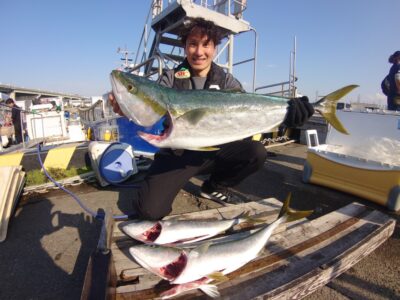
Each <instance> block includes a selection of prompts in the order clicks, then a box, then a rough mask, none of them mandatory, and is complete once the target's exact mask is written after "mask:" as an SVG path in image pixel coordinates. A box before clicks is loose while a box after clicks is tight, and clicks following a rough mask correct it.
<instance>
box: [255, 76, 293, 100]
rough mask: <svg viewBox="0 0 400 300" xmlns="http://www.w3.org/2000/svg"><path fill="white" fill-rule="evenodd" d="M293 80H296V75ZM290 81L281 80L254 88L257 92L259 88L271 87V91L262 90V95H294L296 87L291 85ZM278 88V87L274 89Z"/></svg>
mask: <svg viewBox="0 0 400 300" xmlns="http://www.w3.org/2000/svg"><path fill="white" fill-rule="evenodd" d="M294 81H297V77H296V78H295V80H294ZM292 83H293V82H292V81H283V82H279V83H274V84H269V85H264V86H260V87H257V88H256V89H255V92H259V91H260V90H266V89H273V88H275V89H274V90H273V91H267V92H265V91H264V92H262V93H260V94H263V95H274V96H281V97H288V98H292V97H296V95H297V87H296V86H294V85H292ZM276 88H278V89H276Z"/></svg>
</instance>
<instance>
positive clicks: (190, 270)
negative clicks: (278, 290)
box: [129, 197, 311, 294]
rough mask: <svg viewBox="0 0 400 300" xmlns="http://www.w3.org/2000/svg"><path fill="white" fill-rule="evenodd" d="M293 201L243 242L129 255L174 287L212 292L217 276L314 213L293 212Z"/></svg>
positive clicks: (137, 250) (141, 249) (147, 249)
mask: <svg viewBox="0 0 400 300" xmlns="http://www.w3.org/2000/svg"><path fill="white" fill-rule="evenodd" d="M289 200H290V197H288V199H287V200H286V201H285V203H284V205H283V207H282V209H281V213H280V214H279V217H278V218H277V220H276V221H274V222H273V223H271V224H269V225H266V226H264V227H263V228H261V229H260V230H258V231H256V232H254V233H252V234H250V235H248V236H247V237H245V238H242V239H238V240H232V241H229V242H222V243H215V244H211V243H210V242H207V241H205V242H203V243H202V244H201V245H200V246H198V247H196V248H194V249H191V250H190V249H180V248H172V247H166V246H149V245H138V246H133V247H131V248H130V249H129V252H130V254H131V255H132V256H133V258H134V259H135V260H136V261H137V262H138V263H140V264H141V265H142V266H143V267H145V268H147V269H148V270H149V271H151V272H153V273H154V274H157V275H158V276H160V277H162V278H164V279H167V280H169V281H170V282H171V283H173V284H179V285H183V286H182V287H185V285H187V284H188V283H190V284H189V286H187V287H186V288H190V289H193V288H200V289H201V286H202V285H207V289H208V288H209V286H208V284H209V282H211V281H212V280H213V277H214V276H215V274H221V273H222V274H223V275H226V274H229V273H231V272H233V271H235V270H237V269H238V268H240V267H242V266H243V265H245V264H246V263H248V262H249V261H251V260H253V259H254V258H256V257H257V255H258V254H259V252H260V251H261V250H262V249H263V248H264V246H265V244H266V243H267V241H268V239H269V237H270V236H271V234H272V233H273V231H274V230H275V229H276V227H278V226H279V224H281V223H283V222H285V221H290V220H296V219H299V218H303V217H306V216H308V215H309V214H311V211H299V212H297V211H293V210H291V209H290V208H289ZM171 253H173V255H172V254H171ZM155 257H162V259H164V261H163V262H162V259H160V258H157V261H156V262H153V258H155ZM204 278H208V279H209V280H204ZM183 290H184V288H181V289H176V291H175V292H178V291H179V292H182V291H183ZM175 292H173V293H172V294H174V293H175Z"/></svg>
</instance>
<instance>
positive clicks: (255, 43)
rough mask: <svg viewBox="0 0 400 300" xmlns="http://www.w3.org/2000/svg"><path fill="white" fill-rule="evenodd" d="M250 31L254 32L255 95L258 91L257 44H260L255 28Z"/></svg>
mask: <svg viewBox="0 0 400 300" xmlns="http://www.w3.org/2000/svg"><path fill="white" fill-rule="evenodd" d="M250 30H252V31H253V32H254V63H253V64H254V66H253V90H252V92H253V93H254V92H255V90H256V74H257V44H258V35H257V31H256V30H255V28H253V27H250Z"/></svg>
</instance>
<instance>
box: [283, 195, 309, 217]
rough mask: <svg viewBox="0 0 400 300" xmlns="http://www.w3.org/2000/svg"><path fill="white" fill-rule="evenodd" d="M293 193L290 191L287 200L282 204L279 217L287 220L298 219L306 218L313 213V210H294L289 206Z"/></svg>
mask: <svg viewBox="0 0 400 300" xmlns="http://www.w3.org/2000/svg"><path fill="white" fill-rule="evenodd" d="M291 197H292V194H291V193H289V194H288V195H287V197H286V200H285V202H284V203H283V205H282V208H281V211H280V212H279V216H278V219H280V218H283V219H284V220H285V221H286V222H292V221H296V220H299V219H302V218H306V217H308V216H309V215H311V214H312V213H313V212H314V211H313V210H294V209H292V208H290V207H289V204H290V199H291Z"/></svg>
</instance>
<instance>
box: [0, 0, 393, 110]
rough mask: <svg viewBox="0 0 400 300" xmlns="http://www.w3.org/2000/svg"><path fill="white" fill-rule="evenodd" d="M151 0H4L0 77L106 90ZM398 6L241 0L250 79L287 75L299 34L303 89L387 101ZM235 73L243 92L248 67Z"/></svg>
mask: <svg viewBox="0 0 400 300" xmlns="http://www.w3.org/2000/svg"><path fill="white" fill-rule="evenodd" d="M209 1H210V2H211V0H209ZM150 2H151V1H150V0H147V1H145V0H141V1H134V0H130V1H128V0H114V1H105V0H68V1H60V0H59V1H54V0H35V1H34V0H13V1H6V0H1V2H0V11H1V12H2V14H1V15H2V16H1V20H2V22H1V23H2V26H0V36H1V46H0V82H1V83H3V84H13V85H17V86H24V87H30V88H38V89H46V90H53V91H59V92H68V93H77V94H81V95H85V96H93V95H101V94H103V93H104V92H105V91H107V90H109V89H110V83H109V73H110V72H111V70H112V69H113V68H116V67H118V66H119V65H120V61H119V59H120V55H118V54H117V48H118V47H122V48H124V47H125V46H127V47H128V49H130V50H132V51H136V48H137V44H138V42H139V39H140V36H141V33H142V30H143V25H144V21H145V18H146V15H147V13H148V10H149V7H150ZM399 11H400V1H399V0H335V1H333V0H329V1H328V0H302V1H301V0H287V1H280V0H274V1H272V0H248V9H247V10H246V11H245V13H244V19H245V20H247V21H249V22H250V24H251V25H252V26H253V27H254V28H255V29H256V30H257V32H258V36H259V40H258V44H259V47H258V63H257V83H256V86H261V85H267V84H272V83H276V82H281V81H286V80H287V79H288V72H289V55H290V51H291V50H292V47H293V38H294V36H296V37H297V66H296V70H297V75H298V77H299V81H298V84H297V85H298V88H299V91H300V92H301V93H303V94H306V95H308V96H309V97H310V99H311V100H313V99H314V98H315V95H316V93H317V91H318V93H319V94H326V93H328V92H330V91H333V90H335V89H337V88H339V87H342V86H344V85H347V84H358V85H360V87H359V88H358V89H357V90H355V91H353V92H352V94H351V95H350V96H349V97H348V101H357V99H360V100H361V101H365V102H371V103H372V102H376V103H381V104H384V103H385V101H386V100H385V98H384V97H383V95H382V94H381V92H380V82H381V80H382V78H383V77H384V75H386V73H387V72H388V70H389V67H390V65H389V63H388V62H387V59H388V57H389V55H390V54H391V53H393V52H394V51H396V50H400V43H399V37H398V30H396V29H397V28H398V24H397V23H398V15H399ZM248 36H249V37H250V36H251V35H248ZM237 41H238V43H236V45H235V54H236V55H237V60H238V59H239V58H247V57H249V56H250V53H249V49H250V48H249V43H252V41H251V40H247V38H246V37H245V35H242V36H241V37H240V38H239V39H238V40H237ZM237 60H235V61H237ZM234 75H235V76H236V77H237V78H238V79H239V80H241V81H242V83H243V84H244V86H245V87H246V88H247V89H248V90H249V89H250V86H251V85H250V74H249V72H248V68H246V67H244V66H240V67H237V69H236V70H234Z"/></svg>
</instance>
